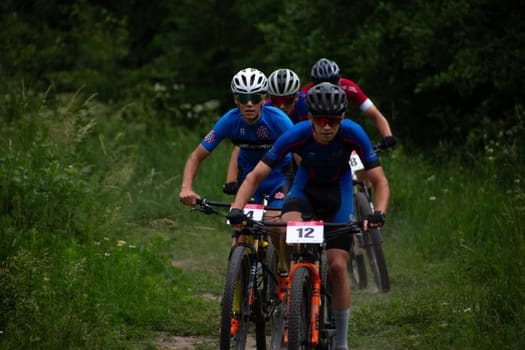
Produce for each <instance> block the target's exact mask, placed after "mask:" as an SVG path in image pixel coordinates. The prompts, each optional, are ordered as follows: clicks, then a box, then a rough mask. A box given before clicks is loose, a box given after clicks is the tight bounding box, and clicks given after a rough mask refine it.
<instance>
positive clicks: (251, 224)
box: [191, 198, 363, 235]
mask: <svg viewBox="0 0 525 350" xmlns="http://www.w3.org/2000/svg"><path fill="white" fill-rule="evenodd" d="M197 204H198V205H200V207H199V208H192V209H191V210H192V211H194V210H197V211H200V212H202V213H204V214H208V215H209V214H216V215H221V216H223V217H227V216H228V215H227V214H225V213H221V212H219V211H217V210H215V209H214V208H213V207H222V208H229V207H230V206H231V203H227V202H216V201H210V200H207V199H205V198H202V199H197ZM264 208H265V209H267V210H271V209H268V208H272V207H267V206H265V207H264ZM278 209H279V210H280V208H278ZM245 221H246V223H247V228H254V229H259V230H260V229H267V228H269V227H286V226H287V225H288V222H286V221H258V220H254V219H252V218H249V217H245ZM323 224H324V227H325V228H327V229H329V231H330V232H327V233H326V234H327V235H333V234H337V233H339V232H348V233H350V232H351V233H359V232H361V229H362V228H363V222H362V221H357V222H323Z"/></svg>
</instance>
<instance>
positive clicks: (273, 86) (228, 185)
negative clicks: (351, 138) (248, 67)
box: [223, 68, 308, 194]
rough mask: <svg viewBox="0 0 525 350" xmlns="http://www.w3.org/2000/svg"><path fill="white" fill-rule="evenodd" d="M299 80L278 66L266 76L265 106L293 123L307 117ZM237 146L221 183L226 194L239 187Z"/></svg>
mask: <svg viewBox="0 0 525 350" xmlns="http://www.w3.org/2000/svg"><path fill="white" fill-rule="evenodd" d="M300 87H301V80H300V79H299V76H298V75H297V74H296V73H295V72H294V71H293V70H291V69H288V68H280V69H276V70H274V71H273V72H272V73H271V74H270V76H269V77H268V99H267V100H266V102H265V103H264V104H265V106H275V107H278V108H279V109H281V110H282V111H283V112H285V113H286V114H287V115H288V117H290V119H291V120H292V122H293V123H294V124H296V123H297V122H300V121H303V120H307V119H308V106H307V105H306V93H304V92H300V91H299V88H300ZM238 152H239V148H238V147H235V149H234V150H233V151H232V154H231V156H230V162H229V165H228V174H227V175H226V182H225V184H224V185H223V191H224V193H227V194H235V193H236V192H237V189H238V188H239V185H240V181H238V180H239V179H238V177H239V176H238V168H237V153H238Z"/></svg>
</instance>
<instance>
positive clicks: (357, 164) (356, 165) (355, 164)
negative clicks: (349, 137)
mask: <svg viewBox="0 0 525 350" xmlns="http://www.w3.org/2000/svg"><path fill="white" fill-rule="evenodd" d="M348 163H349V164H350V168H351V169H352V173H355V172H356V171H359V170H363V169H364V168H365V166H364V165H363V162H361V158H359V156H358V155H357V152H356V151H352V154H351V155H350V160H349V161H348Z"/></svg>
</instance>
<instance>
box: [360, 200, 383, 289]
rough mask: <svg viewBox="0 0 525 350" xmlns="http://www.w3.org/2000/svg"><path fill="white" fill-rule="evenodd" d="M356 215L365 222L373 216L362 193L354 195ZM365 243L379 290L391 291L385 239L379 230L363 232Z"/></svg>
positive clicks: (368, 203)
mask: <svg viewBox="0 0 525 350" xmlns="http://www.w3.org/2000/svg"><path fill="white" fill-rule="evenodd" d="M354 200H355V207H356V214H357V217H358V219H359V220H363V219H364V218H366V217H367V215H368V214H372V207H371V206H370V202H369V201H368V199H367V198H366V196H365V195H364V193H362V192H357V193H354ZM363 241H364V247H363V248H365V249H366V253H367V256H368V262H369V264H370V269H371V270H372V272H373V274H374V281H375V283H376V286H377V288H378V289H379V290H380V291H382V292H388V291H389V290H390V278H389V276H388V268H387V265H386V259H385V255H384V253H383V237H382V236H381V231H380V230H379V229H373V230H368V231H366V232H363Z"/></svg>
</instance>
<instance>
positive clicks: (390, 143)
mask: <svg viewBox="0 0 525 350" xmlns="http://www.w3.org/2000/svg"><path fill="white" fill-rule="evenodd" d="M311 77H312V82H311V83H308V84H306V85H305V86H303V87H302V88H301V92H305V93H306V92H308V90H309V89H311V88H312V86H314V85H315V84H319V83H321V82H329V83H332V84H336V85H339V86H340V87H341V88H342V89H343V90H344V91H345V92H346V97H347V98H348V101H349V102H353V103H355V104H356V105H358V106H359V108H360V109H361V111H362V112H363V113H364V114H365V115H366V116H367V117H368V118H369V119H370V120H372V121H373V122H374V124H375V125H376V127H377V130H378V131H379V133H380V134H381V136H382V141H381V144H380V147H381V148H388V147H394V146H395V145H396V144H397V139H396V138H395V137H394V136H392V131H391V130H390V124H389V123H388V120H387V119H386V118H385V116H384V115H383V114H382V113H381V112H380V111H379V109H378V108H377V107H376V106H375V105H374V104H373V103H372V101H371V100H370V99H369V98H368V97H367V96H366V95H365V94H364V92H363V90H361V88H360V87H359V86H358V85H357V84H356V83H354V82H353V81H352V80H350V79H346V78H342V77H341V70H340V69H339V66H338V65H337V63H335V62H334V61H332V60H329V59H327V58H321V59H319V60H318V61H317V62H315V64H314V65H313V66H312V70H311Z"/></svg>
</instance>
